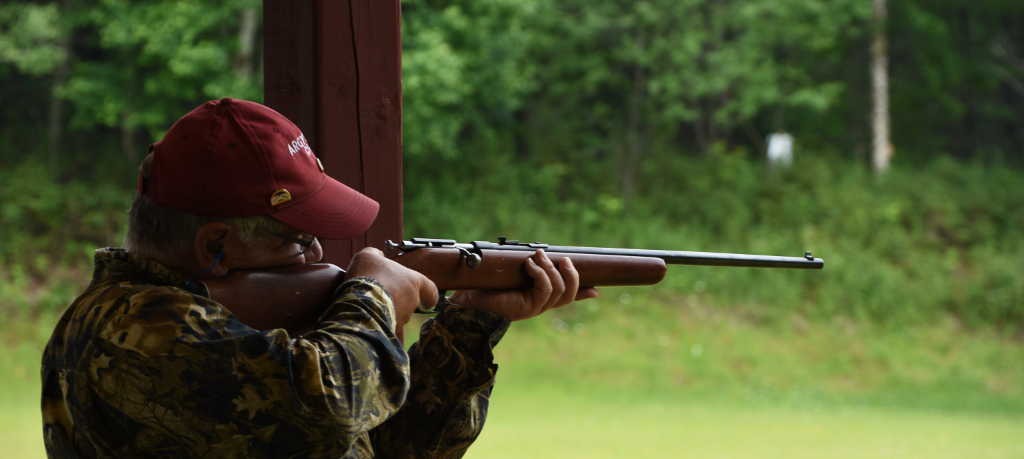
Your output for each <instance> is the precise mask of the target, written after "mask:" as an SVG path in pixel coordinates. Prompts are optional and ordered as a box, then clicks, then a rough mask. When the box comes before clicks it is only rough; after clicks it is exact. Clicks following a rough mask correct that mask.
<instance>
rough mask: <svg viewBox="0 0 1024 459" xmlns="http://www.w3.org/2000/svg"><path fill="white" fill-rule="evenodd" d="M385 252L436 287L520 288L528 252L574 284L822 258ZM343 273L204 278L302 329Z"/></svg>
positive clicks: (439, 245)
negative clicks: (564, 266) (568, 265)
mask: <svg viewBox="0 0 1024 459" xmlns="http://www.w3.org/2000/svg"><path fill="white" fill-rule="evenodd" d="M387 245H388V247H387V248H388V249H389V250H390V255H389V256H390V257H391V258H392V259H393V260H395V261H397V262H398V263H400V264H402V265H404V266H406V267H407V268H410V269H413V270H416V271H419V272H420V273H423V275H425V276H427V278H429V279H430V280H432V281H434V283H435V284H437V287H438V289H440V290H464V289H490V290H498V289H520V288H526V287H529V286H530V284H531V283H532V281H531V279H530V277H529V276H528V275H527V274H526V268H525V262H526V259H527V258H528V257H530V256H531V255H533V253H534V251H536V250H538V249H541V250H544V251H546V252H547V253H548V254H549V256H551V258H553V259H557V258H571V259H572V261H573V264H574V265H575V266H576V270H577V271H579V273H580V285H581V286H584V287H601V286H612V285H650V284H656V283H658V282H659V281H661V279H662V278H663V277H665V272H666V264H688V265H711V266H746V267H762V268H795V269H822V268H823V267H824V266H825V261H824V260H822V259H821V258H815V257H814V256H812V255H811V253H810V252H806V253H805V254H804V256H803V257H780V256H772V255H748V254H738V253H718V252H685V251H669V250H642V249H615V248H607V247H575V246H553V245H547V244H540V243H523V242H519V241H509V240H506V239H505V238H498V242H497V243H494V242H486V241H474V242H472V243H468V244H466V243H459V242H456V241H454V240H451V239H428V238H414V239H412V240H409V241H402V242H400V243H395V242H391V241H388V244H387ZM345 278H346V275H345V271H344V270H342V269H341V268H338V267H337V266H334V265H331V264H311V265H301V266H292V267H288V268H283V269H278V270H268V271H241V272H234V273H231V274H230V275H228V276H227V277H225V278H221V279H215V280H209V281H207V282H206V285H207V287H208V288H209V289H210V296H211V297H212V298H213V299H214V300H216V301H218V302H220V303H221V304H223V305H224V306H226V307H227V308H228V309H230V310H231V311H232V312H233V313H235V315H236V316H238V318H239V319H240V320H241V321H242V322H244V323H246V324H248V325H249V326H251V327H253V328H257V329H260V330H268V329H273V328H284V329H287V330H289V331H291V332H301V331H304V330H308V329H310V328H313V327H314V326H315V325H316V322H317V320H318V319H319V317H320V314H321V313H322V312H323V309H324V308H325V307H327V305H328V304H329V303H330V302H331V301H333V300H334V298H332V295H333V293H334V291H335V289H336V288H337V286H338V285H339V284H340V283H341V282H342V281H343V280H344V279H345Z"/></svg>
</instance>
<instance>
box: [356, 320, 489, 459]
mask: <svg viewBox="0 0 1024 459" xmlns="http://www.w3.org/2000/svg"><path fill="white" fill-rule="evenodd" d="M508 326H509V321H508V320H506V319H504V318H502V317H499V316H497V315H495V314H492V313H489V312H485V311H480V310H477V309H472V308H468V307H464V306H457V305H452V306H449V307H448V308H446V309H445V310H444V311H443V312H441V313H440V314H438V316H437V317H436V318H434V319H432V320H430V321H427V322H426V323H425V324H423V328H422V330H421V332H420V339H419V341H418V342H417V343H416V344H414V345H413V346H412V348H411V349H410V350H409V357H410V360H411V361H412V387H411V389H410V390H409V395H408V397H407V399H406V402H405V405H404V406H403V407H402V409H401V410H400V411H399V412H398V414H397V415H395V416H394V417H392V418H391V419H389V420H388V421H387V422H385V423H384V424H382V425H381V426H380V427H378V428H377V429H374V430H373V431H371V432H370V437H371V439H372V442H373V444H374V449H375V450H376V451H377V454H378V457H387V458H415V457H424V458H425V457H429V458H442V459H444V458H458V457H462V455H463V454H465V452H466V449H468V448H469V445H470V444H471V443H473V441H474V440H475V439H476V437H477V436H478V435H480V430H481V429H482V428H483V425H484V420H485V418H486V417H487V407H488V401H489V399H490V395H491V388H492V387H493V386H494V375H495V372H496V371H497V369H498V366H497V365H495V364H494V354H493V353H492V350H493V348H494V346H495V345H496V344H497V343H498V340H500V339H501V337H502V336H503V335H504V334H505V331H506V330H507V329H508Z"/></svg>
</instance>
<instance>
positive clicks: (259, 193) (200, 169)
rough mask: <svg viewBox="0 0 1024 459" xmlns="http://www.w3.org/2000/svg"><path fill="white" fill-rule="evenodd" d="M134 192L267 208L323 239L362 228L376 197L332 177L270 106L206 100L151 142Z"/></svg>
mask: <svg viewBox="0 0 1024 459" xmlns="http://www.w3.org/2000/svg"><path fill="white" fill-rule="evenodd" d="M151 151H152V154H153V164H152V168H151V172H150V176H149V178H148V180H146V182H145V185H144V186H143V184H142V182H141V181H140V185H139V188H140V189H139V192H140V193H142V194H144V195H145V196H147V197H148V198H149V199H151V200H153V202H155V203H156V204H158V205H162V206H166V207H170V208H173V209H178V210H180V211H183V212H189V213H192V214H196V215H204V216H216V217H249V216H255V215H267V216H270V217H272V218H275V219H277V220H280V221H282V222H284V223H286V224H288V225H289V226H291V227H293V228H295V229H298V230H300V231H303V232H307V233H310V234H313V235H315V236H317V237H321V238H325V239H348V238H352V237H355V236H359V235H361V234H363V233H365V232H366V230H367V229H369V227H370V224H372V223H373V220H374V219H375V218H376V217H377V211H378V210H379V209H380V204H378V203H377V201H374V200H373V199H370V198H369V197H367V196H365V195H363V194H362V193H360V192H358V191H356V190H353V189H352V188H349V187H348V186H346V185H345V184H343V183H341V182H339V181H337V180H335V179H333V178H331V177H330V176H328V175H327V174H326V173H325V172H324V168H323V165H322V164H321V163H320V160H319V159H318V158H317V157H316V155H314V154H313V150H312V149H311V148H310V147H309V144H308V143H307V142H306V137H305V136H304V135H303V134H302V131H301V130H299V128H298V126H296V125H295V124H294V123H292V122H291V121H289V120H288V118H285V117H284V115H281V114H280V113H278V112H276V111H274V110H273V109H271V108H269V107H267V106H264V105H261V104H258V103H256V102H249V101H245V100H239V99H220V100H212V101H209V102H207V103H205V104H203V105H200V106H199V107H196V108H195V109H194V110H192V111H191V112H189V113H188V114H187V115H185V116H183V117H181V119H179V120H178V121H176V122H175V123H174V125H172V126H171V129H170V130H169V131H167V134H166V135H164V138H163V139H162V140H160V141H159V142H157V143H155V144H153V146H152V149H151Z"/></svg>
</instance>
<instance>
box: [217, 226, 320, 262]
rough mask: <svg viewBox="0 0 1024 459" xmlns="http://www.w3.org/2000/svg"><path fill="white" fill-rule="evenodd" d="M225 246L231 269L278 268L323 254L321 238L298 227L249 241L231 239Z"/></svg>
mask: <svg viewBox="0 0 1024 459" xmlns="http://www.w3.org/2000/svg"><path fill="white" fill-rule="evenodd" d="M229 239H233V240H229V241H228V243H227V247H228V248H230V249H231V252H233V253H229V254H228V255H227V257H230V258H232V259H230V260H225V261H226V265H227V266H229V267H230V268H231V269H262V268H280V267H284V266H291V265H299V264H307V263H317V262H319V261H320V260H322V259H323V257H324V250H323V247H322V246H321V245H320V241H319V240H318V239H317V238H315V237H313V236H312V235H311V234H308V233H302V232H300V231H297V230H288V231H287V232H283V233H272V234H263V235H260V237H256V238H253V239H252V240H249V241H241V240H238V238H237V236H236V237H234V238H230V236H229Z"/></svg>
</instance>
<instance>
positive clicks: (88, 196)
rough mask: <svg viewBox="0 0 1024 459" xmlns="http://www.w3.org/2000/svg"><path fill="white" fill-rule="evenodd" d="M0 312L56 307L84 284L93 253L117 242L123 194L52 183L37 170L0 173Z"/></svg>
mask: <svg viewBox="0 0 1024 459" xmlns="http://www.w3.org/2000/svg"><path fill="white" fill-rule="evenodd" d="M0 194H2V195H3V196H7V197H8V198H7V199H5V200H4V201H3V202H2V203H0V220H2V221H3V225H2V226H0V264H2V265H3V266H4V268H5V269H4V270H2V271H0V310H6V311H8V312H13V311H15V310H24V311H26V312H31V313H37V312H40V311H53V310H61V309H63V308H64V307H65V306H67V304H68V303H69V302H70V300H71V299H72V298H74V296H75V295H76V294H77V291H78V290H79V289H81V288H82V287H83V286H84V282H86V281H88V279H89V269H90V268H89V264H90V263H91V260H92V252H93V251H94V250H95V249H96V248H97V247H103V246H108V245H118V243H117V241H118V240H119V239H120V234H121V233H122V232H123V228H124V225H125V223H126V222H125V215H126V213H127V209H128V206H129V199H130V196H131V194H130V192H129V190H125V189H123V188H118V187H116V186H113V185H110V184H107V183H104V182H98V183H96V182H70V183H58V182H57V181H56V180H54V179H53V177H52V176H51V175H50V174H49V173H47V172H46V171H45V170H44V169H43V168H42V167H41V165H39V164H38V163H34V162H26V163H23V164H20V165H17V166H15V167H12V168H9V169H7V168H5V169H3V170H0Z"/></svg>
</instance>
